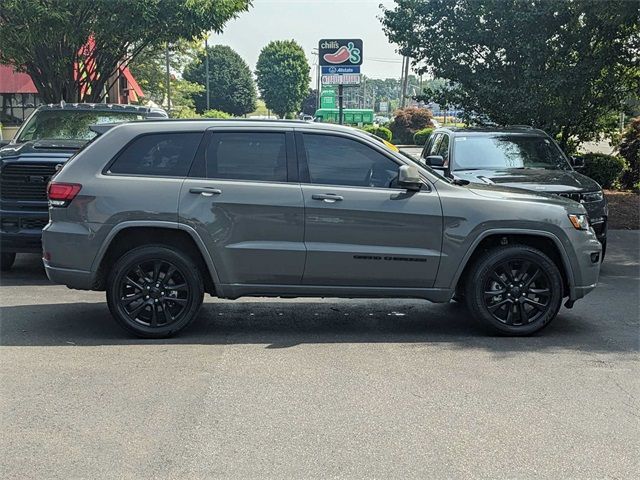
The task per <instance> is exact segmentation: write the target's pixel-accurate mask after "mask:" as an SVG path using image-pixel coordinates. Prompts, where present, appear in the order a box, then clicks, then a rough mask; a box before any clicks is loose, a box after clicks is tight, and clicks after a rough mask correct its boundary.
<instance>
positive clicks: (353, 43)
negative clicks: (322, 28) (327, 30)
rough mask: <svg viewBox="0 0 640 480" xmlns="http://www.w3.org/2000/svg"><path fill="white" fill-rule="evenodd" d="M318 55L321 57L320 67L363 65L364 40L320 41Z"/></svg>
mask: <svg viewBox="0 0 640 480" xmlns="http://www.w3.org/2000/svg"><path fill="white" fill-rule="evenodd" d="M318 55H319V57H320V65H321V66H323V67H330V66H341V67H344V66H354V65H362V57H363V50H362V40H360V39H358V38H346V39H337V40H336V39H323V40H320V42H319V43H318ZM336 73H340V72H336ZM344 73H356V72H344Z"/></svg>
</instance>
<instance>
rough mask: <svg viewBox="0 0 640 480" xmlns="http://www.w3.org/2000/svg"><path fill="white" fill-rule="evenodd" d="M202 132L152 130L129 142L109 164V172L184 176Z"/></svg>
mask: <svg viewBox="0 0 640 480" xmlns="http://www.w3.org/2000/svg"><path fill="white" fill-rule="evenodd" d="M201 138H202V133H154V134H151V135H141V136H140V137H138V138H136V139H135V140H133V142H131V143H130V144H129V145H128V146H127V147H126V148H125V149H124V150H123V151H122V152H121V153H120V155H118V157H117V158H116V160H115V162H113V164H112V165H111V167H110V168H109V172H111V173H122V174H128V175H156V176H167V177H184V176H186V175H187V172H188V171H189V168H190V167H191V162H192V161H193V157H194V156H195V154H196V150H197V149H198V144H199V143H200V139H201Z"/></svg>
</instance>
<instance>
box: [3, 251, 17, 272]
mask: <svg viewBox="0 0 640 480" xmlns="http://www.w3.org/2000/svg"><path fill="white" fill-rule="evenodd" d="M15 261H16V254H15V253H6V252H3V253H2V254H0V270H1V271H3V272H6V271H7V270H11V267H13V263H14V262H15Z"/></svg>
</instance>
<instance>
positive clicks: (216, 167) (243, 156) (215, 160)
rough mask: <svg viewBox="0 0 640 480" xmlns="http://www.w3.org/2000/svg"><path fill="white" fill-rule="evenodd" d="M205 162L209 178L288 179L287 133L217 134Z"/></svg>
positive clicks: (271, 180)
mask: <svg viewBox="0 0 640 480" xmlns="http://www.w3.org/2000/svg"><path fill="white" fill-rule="evenodd" d="M206 162H207V163H206V165H207V177H208V178H220V179H232V180H262V181H269V182H286V181H287V148H286V141H285V134H284V133H279V132H277V133H276V132H274V133H271V132H229V133H214V134H213V135H212V137H211V143H210V144H209V146H208V147H207V153H206Z"/></svg>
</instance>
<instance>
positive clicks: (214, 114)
mask: <svg viewBox="0 0 640 480" xmlns="http://www.w3.org/2000/svg"><path fill="white" fill-rule="evenodd" d="M202 118H232V115H229V114H228V113H227V112H223V111H222V110H213V109H212V110H206V111H204V112H202Z"/></svg>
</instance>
